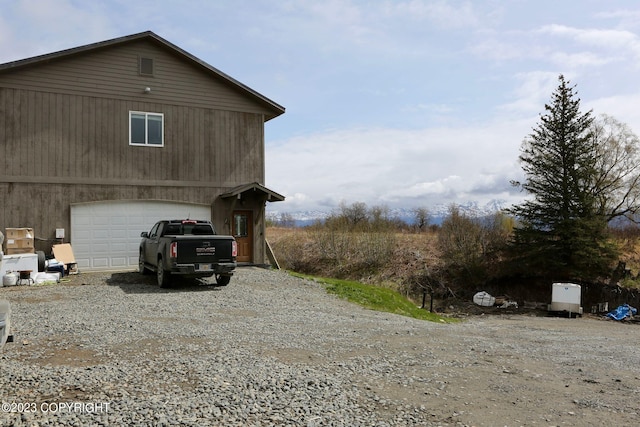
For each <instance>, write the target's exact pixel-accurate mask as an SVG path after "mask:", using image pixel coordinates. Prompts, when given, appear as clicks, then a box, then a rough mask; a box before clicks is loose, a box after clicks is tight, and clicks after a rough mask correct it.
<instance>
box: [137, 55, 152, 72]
mask: <svg viewBox="0 0 640 427" xmlns="http://www.w3.org/2000/svg"><path fill="white" fill-rule="evenodd" d="M138 72H139V73H140V74H141V75H143V76H153V58H145V57H142V56H141V57H140V58H139V62H138Z"/></svg>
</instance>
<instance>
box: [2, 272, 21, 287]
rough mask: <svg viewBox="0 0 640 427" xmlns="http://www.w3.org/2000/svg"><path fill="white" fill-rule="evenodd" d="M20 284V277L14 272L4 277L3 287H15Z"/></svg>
mask: <svg viewBox="0 0 640 427" xmlns="http://www.w3.org/2000/svg"><path fill="white" fill-rule="evenodd" d="M17 284H18V275H17V274H16V273H14V272H12V271H11V272H9V273H7V274H5V275H4V276H2V285H3V286H15V285H17Z"/></svg>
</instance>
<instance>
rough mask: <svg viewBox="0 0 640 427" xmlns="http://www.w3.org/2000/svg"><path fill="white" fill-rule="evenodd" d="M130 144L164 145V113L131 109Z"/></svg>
mask: <svg viewBox="0 0 640 427" xmlns="http://www.w3.org/2000/svg"><path fill="white" fill-rule="evenodd" d="M129 145H146V146H151V147H163V146H164V114H161V113H145V112H142V111H129Z"/></svg>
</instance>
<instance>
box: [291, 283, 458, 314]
mask: <svg viewBox="0 0 640 427" xmlns="http://www.w3.org/2000/svg"><path fill="white" fill-rule="evenodd" d="M289 274H291V275H292V276H296V277H300V278H304V279H310V280H314V281H316V282H319V283H322V284H324V285H325V289H326V290H327V292H329V293H331V294H335V295H337V296H338V297H340V298H343V299H346V300H347V301H350V302H352V303H355V304H359V305H361V306H363V307H365V308H368V309H370V310H376V311H384V312H387V313H394V314H400V315H402V316H407V317H413V318H414V319H421V320H428V321H430V322H447V323H451V322H455V321H457V320H456V319H451V318H447V317H442V316H439V315H437V314H435V313H430V312H429V311H428V310H424V309H421V308H420V307H417V306H416V305H415V304H414V303H413V302H411V301H409V300H408V299H406V298H405V297H403V296H402V295H401V294H399V293H398V292H396V291H394V290H392V289H388V288H383V287H380V286H374V285H365V284H363V283H360V282H354V281H351V280H341V279H331V278H325V277H313V276H307V275H304V274H299V273H294V272H291V271H290V272H289Z"/></svg>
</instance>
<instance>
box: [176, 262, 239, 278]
mask: <svg viewBox="0 0 640 427" xmlns="http://www.w3.org/2000/svg"><path fill="white" fill-rule="evenodd" d="M236 266H237V264H236V263H235V262H225V263H219V264H174V265H173V266H172V268H171V274H177V275H184V276H192V277H211V276H213V275H214V274H224V275H226V276H231V275H233V270H235V268H236Z"/></svg>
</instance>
